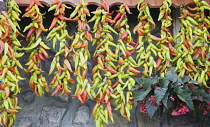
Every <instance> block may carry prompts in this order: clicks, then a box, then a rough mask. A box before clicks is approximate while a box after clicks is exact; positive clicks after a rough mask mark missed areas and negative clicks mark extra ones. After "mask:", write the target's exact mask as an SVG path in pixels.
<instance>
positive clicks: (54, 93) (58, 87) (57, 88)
mask: <svg viewBox="0 0 210 127" xmlns="http://www.w3.org/2000/svg"><path fill="white" fill-rule="evenodd" d="M60 89H61V85H57V86H56V88H55V91H54V92H53V93H52V96H53V95H56V94H57V93H58V91H59V90H60Z"/></svg>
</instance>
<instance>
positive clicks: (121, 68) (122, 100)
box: [111, 4, 141, 121]
mask: <svg viewBox="0 0 210 127" xmlns="http://www.w3.org/2000/svg"><path fill="white" fill-rule="evenodd" d="M126 11H127V13H128V14H132V13H131V12H130V10H129V8H128V6H127V4H121V6H120V8H119V10H117V12H118V13H117V15H116V16H115V18H114V20H116V23H115V24H114V28H116V27H117V28H118V31H119V38H118V43H117V48H116V51H115V55H117V56H118V61H117V63H118V65H117V67H116V68H117V74H118V75H117V81H116V83H115V84H114V85H113V86H112V88H113V94H111V97H112V98H113V99H115V103H116V104H118V106H117V107H116V108H115V109H114V110H119V109H120V113H121V115H122V116H123V117H124V118H125V119H126V120H128V121H131V120H130V110H131V109H132V107H133V106H132V105H133V102H132V101H131V100H132V99H133V93H132V91H130V90H131V88H132V87H133V86H134V85H135V80H134V79H133V78H132V77H131V76H136V74H138V73H141V71H138V70H136V69H135V68H136V67H139V66H138V65H137V63H136V61H135V60H134V59H133V58H132V56H131V55H132V54H133V53H134V52H135V44H136V43H134V42H133V39H132V36H131V32H130V30H129V28H130V26H129V25H128V17H127V15H126ZM132 45H134V46H132Z"/></svg>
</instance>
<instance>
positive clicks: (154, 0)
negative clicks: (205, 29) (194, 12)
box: [15, 0, 210, 8]
mask: <svg viewBox="0 0 210 127" xmlns="http://www.w3.org/2000/svg"><path fill="white" fill-rule="evenodd" d="M15 1H16V2H17V4H18V5H20V6H28V5H29V4H30V2H31V1H32V0H15ZM52 1H53V0H40V2H41V3H43V4H45V5H46V6H50V3H52ZM60 1H62V2H63V3H65V4H70V5H72V6H74V7H75V6H76V5H77V4H79V0H60ZM162 1H163V0H146V2H147V3H148V4H149V6H150V7H151V8H159V7H160V6H161V5H162ZM205 1H206V2H207V3H208V4H210V0H205ZM85 2H87V3H88V4H94V5H97V6H100V5H101V0H85ZM107 2H108V4H109V5H110V7H112V6H114V5H120V4H121V3H127V4H128V6H129V7H130V8H135V7H136V5H137V4H138V2H139V0H107ZM172 2H173V6H174V7H175V8H179V7H180V5H181V4H183V3H184V4H185V5H186V4H190V3H193V0H172Z"/></svg>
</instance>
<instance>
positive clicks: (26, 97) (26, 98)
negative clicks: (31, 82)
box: [22, 91, 34, 102]
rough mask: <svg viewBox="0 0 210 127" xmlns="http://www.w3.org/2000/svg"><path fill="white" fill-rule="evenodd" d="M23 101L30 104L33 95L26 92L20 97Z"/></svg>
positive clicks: (30, 92)
mask: <svg viewBox="0 0 210 127" xmlns="http://www.w3.org/2000/svg"><path fill="white" fill-rule="evenodd" d="M22 98H23V101H25V102H32V101H33V100H34V93H33V92H32V91H29V92H26V93H24V94H23V95H22Z"/></svg>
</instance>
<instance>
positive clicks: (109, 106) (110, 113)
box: [106, 102, 113, 117]
mask: <svg viewBox="0 0 210 127" xmlns="http://www.w3.org/2000/svg"><path fill="white" fill-rule="evenodd" d="M106 108H107V109H108V113H109V115H110V116H111V117H112V116H113V115H112V106H111V103H110V102H108V103H107V104H106Z"/></svg>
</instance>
